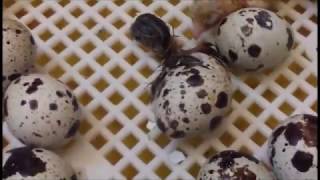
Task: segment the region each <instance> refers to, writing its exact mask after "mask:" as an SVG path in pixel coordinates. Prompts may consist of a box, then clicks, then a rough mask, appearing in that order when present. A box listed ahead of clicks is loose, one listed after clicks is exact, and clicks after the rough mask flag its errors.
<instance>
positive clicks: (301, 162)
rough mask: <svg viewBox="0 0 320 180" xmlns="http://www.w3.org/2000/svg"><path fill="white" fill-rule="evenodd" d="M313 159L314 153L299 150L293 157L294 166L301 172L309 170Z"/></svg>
mask: <svg viewBox="0 0 320 180" xmlns="http://www.w3.org/2000/svg"><path fill="white" fill-rule="evenodd" d="M312 161H313V155H312V154H310V153H308V152H303V151H297V152H296V153H295V154H294V156H293V157H292V159H291V163H292V165H293V167H295V168H296V169H297V170H298V171H300V172H307V171H308V170H309V169H310V168H311V166H312Z"/></svg>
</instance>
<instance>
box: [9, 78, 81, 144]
mask: <svg viewBox="0 0 320 180" xmlns="http://www.w3.org/2000/svg"><path fill="white" fill-rule="evenodd" d="M80 116H81V113H80V107H79V105H78V101H77V99H76V97H75V96H74V95H73V93H72V92H71V91H70V90H69V89H68V88H67V87H66V86H65V85H64V84H63V83H61V82H59V81H57V80H55V79H53V78H51V77H50V76H49V75H44V74H29V75H24V76H21V77H19V78H18V79H16V80H15V81H13V82H12V83H11V84H10V86H9V87H8V89H7V91H6V93H5V96H4V119H5V120H6V122H7V124H8V128H9V130H10V131H11V132H12V134H13V135H14V136H15V137H17V138H18V139H19V140H20V141H21V142H22V143H24V144H26V145H33V146H36V147H43V148H56V147H61V146H63V145H64V144H66V143H68V142H69V141H70V140H71V139H72V138H73V137H74V135H75V134H76V132H77V130H78V128H79V125H80V118H81V117H80Z"/></svg>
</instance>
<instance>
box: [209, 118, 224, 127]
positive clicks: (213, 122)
mask: <svg viewBox="0 0 320 180" xmlns="http://www.w3.org/2000/svg"><path fill="white" fill-rule="evenodd" d="M221 121H222V116H216V117H214V118H212V119H211V120H210V126H209V128H210V130H213V129H215V128H217V127H218V125H219V124H220V123H221Z"/></svg>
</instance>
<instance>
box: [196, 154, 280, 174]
mask: <svg viewBox="0 0 320 180" xmlns="http://www.w3.org/2000/svg"><path fill="white" fill-rule="evenodd" d="M208 179H214V180H215V179H217V180H218V179H256V180H267V179H268V180H272V179H274V176H273V174H272V172H270V171H269V170H268V169H267V168H266V167H265V166H264V165H263V164H262V163H261V162H259V160H258V159H256V158H255V157H253V156H250V155H246V154H244V153H240V152H237V151H234V150H226V151H222V152H220V153H218V154H216V155H214V156H213V157H211V158H210V159H209V161H208V162H206V163H205V164H204V165H203V166H202V168H201V169H200V171H199V174H198V177H197V180H208Z"/></svg>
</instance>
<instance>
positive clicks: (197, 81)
mask: <svg viewBox="0 0 320 180" xmlns="http://www.w3.org/2000/svg"><path fill="white" fill-rule="evenodd" d="M203 82H204V80H203V79H202V77H201V76H200V75H199V74H195V75H192V76H190V77H189V78H188V79H187V83H188V84H189V85H190V86H193V87H195V86H201V85H202V84H203Z"/></svg>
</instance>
